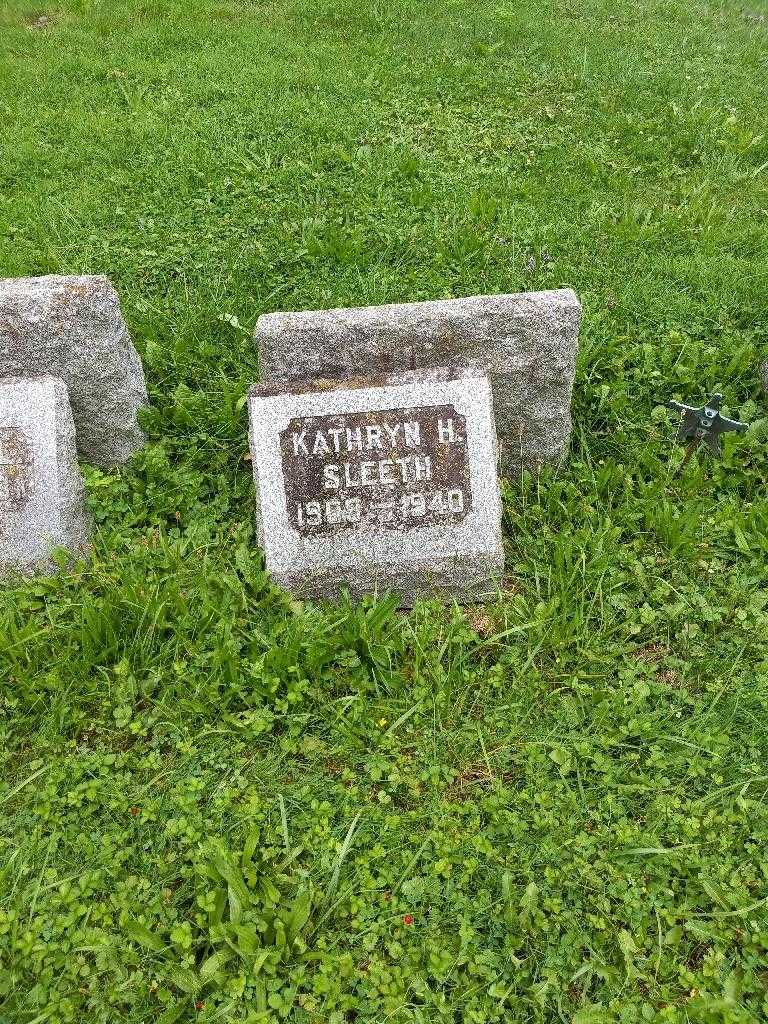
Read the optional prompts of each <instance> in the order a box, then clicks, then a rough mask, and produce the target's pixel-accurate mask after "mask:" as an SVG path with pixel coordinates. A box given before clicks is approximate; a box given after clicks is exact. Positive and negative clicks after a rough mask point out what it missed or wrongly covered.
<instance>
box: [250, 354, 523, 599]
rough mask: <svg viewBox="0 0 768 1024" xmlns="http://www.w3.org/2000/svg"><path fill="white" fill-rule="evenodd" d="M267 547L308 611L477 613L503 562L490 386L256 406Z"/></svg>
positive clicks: (274, 568) (392, 381)
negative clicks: (324, 604) (430, 601)
mask: <svg viewBox="0 0 768 1024" xmlns="http://www.w3.org/2000/svg"><path fill="white" fill-rule="evenodd" d="M248 408H249V420H250V443H251V457H252V461H253V473H254V479H255V482H256V493H257V521H258V530H259V542H260V544H262V546H263V547H264V551H265V554H266V564H267V568H268V570H269V571H270V572H271V573H272V574H273V576H274V577H275V579H276V580H277V582H278V583H279V584H280V585H281V586H283V587H285V588H286V589H287V590H289V591H291V592H293V593H294V594H296V595H297V596H300V597H314V598H332V597H336V596H338V594H339V593H340V591H341V590H343V589H345V588H346V589H348V590H349V591H350V593H351V594H352V595H353V596H355V597H360V596H361V595H363V594H366V593H372V592H374V593H375V592H378V593H382V592H384V591H387V590H389V591H393V592H395V593H397V594H399V595H400V597H401V603H402V604H403V605H406V606H408V605H411V604H413V602H414V601H415V600H416V599H417V598H419V597H440V598H441V599H444V600H452V599H453V598H456V599H457V600H459V601H471V600H482V599H483V598H486V597H491V596H493V595H494V594H495V593H496V592H497V591H498V589H499V584H500V581H501V578H502V575H503V567H504V553H503V547H502V537H501V499H500V494H499V482H498V477H497V456H498V452H497V443H496V431H495V427H494V419H493V400H492V397H491V386H490V382H489V380H488V377H487V376H486V375H485V374H483V373H479V372H477V371H475V370H466V369H459V370H455V369H451V370H447V369H433V370H418V371H412V372H405V373H400V374H397V375H395V376H385V377H380V378H378V379H377V378H364V379H351V380H343V381H339V380H333V381H305V382H304V384H303V385H300V384H298V383H295V382H294V383H282V384H261V385H258V386H256V387H255V388H253V389H252V390H251V392H250V393H249V396H248Z"/></svg>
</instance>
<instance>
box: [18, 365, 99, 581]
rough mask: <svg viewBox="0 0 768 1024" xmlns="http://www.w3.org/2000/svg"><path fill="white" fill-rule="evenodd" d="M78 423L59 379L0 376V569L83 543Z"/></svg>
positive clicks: (40, 565)
mask: <svg viewBox="0 0 768 1024" xmlns="http://www.w3.org/2000/svg"><path fill="white" fill-rule="evenodd" d="M89 532H90V531H89V524H88V519H87V516H86V514H85V512H84V511H83V482H82V479H81V477H80V469H79V467H78V464H77V456H76V453H75V427H74V423H73V422H72V413H71V410H70V407H69V399H68V397H67V388H66V385H65V384H64V383H63V381H60V380H57V379H55V378H53V377H39V378H37V379H28V380H27V379H24V380H23V379H20V378H14V377H10V378H7V379H5V380H0V573H3V572H8V571H9V570H20V571H22V572H27V571H31V570H34V569H41V570H46V569H48V568H52V566H53V563H51V562H50V556H51V553H52V551H53V549H54V548H57V547H61V548H66V549H67V550H68V551H71V552H72V553H74V554H82V553H83V552H85V551H86V550H87V548H88V538H89Z"/></svg>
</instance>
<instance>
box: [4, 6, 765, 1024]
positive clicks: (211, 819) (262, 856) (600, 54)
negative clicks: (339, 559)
mask: <svg viewBox="0 0 768 1024" xmlns="http://www.w3.org/2000/svg"><path fill="white" fill-rule="evenodd" d="M0 53H1V58H0V59H2V65H3V74H2V78H0V82H1V83H2V84H1V85H0V102H1V106H0V109H1V110H2V116H1V117H0V150H1V151H2V161H1V163H0V177H1V179H2V189H1V190H0V220H1V222H2V232H0V271H1V272H2V274H3V275H5V276H14V275H28V274H41V273H48V272H67V273H80V272H85V273H105V274H108V275H109V276H110V277H111V278H112V280H113V281H114V282H115V285H116V287H117V288H118V291H119V292H120V296H121V300H122V303H123V309H124V311H125V314H126V318H127V320H128V323H129V326H130V328H131V332H132V335H133V337H134V339H135V341H136V344H137V347H138V348H139V350H140V351H141V353H142V356H143V358H144V361H145V366H146V370H147V377H148V380H149V385H150V392H151V402H152V408H151V411H150V412H149V413H148V415H147V416H146V420H145V426H146V429H147V431H148V435H149V443H148V445H147V447H146V449H145V450H144V451H143V452H141V453H140V454H139V455H138V456H137V457H135V459H134V460H133V461H132V462H131V464H130V465H129V467H128V468H126V469H125V470H123V471H119V472H107V471H98V470H95V469H92V468H90V469H88V468H86V471H85V476H86V484H87V487H88V492H89V500H90V504H91V507H92V510H93V514H94V517H95V522H96V527H97V529H96V534H95V550H94V557H93V559H92V560H91V561H90V562H88V563H86V564H82V565H80V566H78V567H77V568H76V569H75V570H74V571H69V572H64V573H62V574H61V575H60V576H58V577H56V578H47V579H37V580H34V581H27V582H23V583H14V584H12V585H8V584H6V585H4V586H3V588H2V590H1V591H0V680H1V681H2V692H1V693H0V709H1V717H0V729H1V730H2V743H0V764H1V769H0V776H1V777H2V782H1V783H0V807H1V808H2V811H1V813H0V1020H2V1022H3V1024H43V1022H45V1024H58V1022H67V1021H78V1022H89V1024H90V1022H93V1024H96V1022H104V1024H106V1022H110V1024H112V1022H115V1021H125V1022H130V1024H138V1022H140V1021H141V1022H145V1021H146V1022H148V1021H153V1022H163V1024H171V1022H174V1021H180V1022H187V1021H192V1020H198V1021H248V1022H257V1021H274V1022H276V1021H279V1020H288V1021H296V1022H307V1024H309V1022H315V1024H319V1022H324V1024H340V1022H347V1021H353V1020H357V1021H365V1022H374V1021H375V1022H384V1021H392V1022H396V1021H414V1022H437V1021H451V1022H462V1024H464V1022H466V1024H470V1022H472V1024H482V1022H486V1021H521V1022H522V1021H542V1022H545V1021H546V1022H549V1021H565V1022H574V1024H607V1022H613V1021H617V1022H640V1021H664V1022H684V1021H691V1022H723V1024H724V1022H730V1024H734V1022H738V1024H741V1022H747V1021H750V1022H751V1021H761V1020H765V1019H766V1017H768V972H767V971H766V954H767V953H768V915H767V912H768V867H767V864H768V860H767V859H766V853H765V851H766V841H767V840H768V810H767V809H766V799H768V769H766V764H768V758H767V756H766V755H767V754H768V736H767V732H768V730H767V726H766V723H767V722H768V716H767V715H766V703H767V702H768V685H767V679H768V660H767V658H766V627H767V626H768V585H767V584H768V580H767V577H768V507H767V506H766V498H765V481H766V476H767V474H768V449H767V448H766V436H765V432H764V430H763V427H764V425H765V417H766V396H765V395H764V394H762V393H761V391H760V386H759V374H758V364H759V361H760V357H761V352H762V353H764V352H765V338H766V328H767V326H768V323H767V320H768V318H767V316H766V304H765V296H766V293H767V289H766V285H768V280H767V278H768V272H767V270H766V268H767V267H768V259H767V258H766V255H767V254H766V234H765V228H766V223H765V222H766V205H767V204H768V199H767V198H766V190H765V182H766V173H768V138H766V135H765V95H764V83H765V72H766V56H767V55H768V9H767V8H766V7H765V4H764V2H763V0H750V2H749V3H747V4H744V5H741V4H737V3H721V2H715V3H704V2H701V0H685V2H676V0H671V2H665V3H663V4H662V3H659V2H655V0H633V2H631V3H630V2H628V0H616V2H614V3H612V4H602V3H599V2H597V0H574V2H571V3H568V4H564V3H562V4H561V3H553V4H545V3H541V2H533V0H520V2H518V3H514V4H512V3H505V2H500V0H492V2H491V0H489V2H486V0H478V2H475V3H471V4H469V3H468V4H440V5H435V6H433V5H427V4H421V3H418V2H416V0H395V2H392V3H379V2H372V0H358V2H352V0H312V2H310V0H274V2H267V3H263V4H262V3H248V2H236V0H201V2H199V3H192V2H188V0H164V2H163V3H159V4H137V3H133V2H128V0H115V2H114V3H110V4H106V3H101V2H99V0H61V2H59V3H52V4H45V3H38V4H36V5H33V4H31V3H28V2H26V0H24V2H21V0H6V2H5V3H4V4H3V9H2V12H1V13H0ZM560 285H568V286H571V287H573V288H574V289H575V290H576V292H577V293H578V294H579V296H580V297H581V299H582V301H583V303H584V310H585V315H584V325H583V328H582V341H581V354H580V360H579V368H578V375H577V383H576V392H575V400H574V419H575V430H574V437H573V442H572V447H571V452H570V454H569V457H568V459H567V461H566V462H565V463H564V465H563V466H562V467H561V468H560V469H558V470H553V469H550V470H547V471H545V472H544V473H543V474H542V476H541V477H540V478H539V479H538V480H536V479H533V478H525V479H524V480H522V481H519V480H515V481H512V482H510V484H509V486H508V487H507V488H506V490H505V498H504V505H505V536H506V545H507V566H508V578H507V581H506V585H505V588H504V591H503V593H502V594H501V596H500V598H499V600H498V601H496V602H494V603H492V604H490V605H488V606H477V607H469V608H465V609H460V608H458V607H453V608H450V607H449V608H443V607H441V606H438V605H436V604H434V605H433V604H430V603H425V604H421V605H419V606H418V607H417V608H415V609H414V610H413V611H412V612H408V613H401V612H396V611H395V609H394V607H393V602H391V601H387V600H380V601H378V602H373V601H368V602H365V603H363V604H362V605H360V606H357V607H356V606H353V605H351V604H350V603H347V602H344V601H341V602H338V603H336V604H328V605H324V606H315V605H312V604H309V603H301V602H298V601H295V600H292V599H290V598H289V597H287V596H285V595H284V594H283V593H282V592H280V591H279V590H278V589H277V588H276V587H275V586H274V585H273V584H272V583H271V582H270V580H269V579H268V578H267V576H266V575H265V573H264V571H263V568H262V562H261V557H260V554H259V551H258V549H257V547H256V545H255V540H254V525H253V511H254V508H253V506H254V498H253V483H252V478H251V471H250V465H249V463H248V462H247V460H246V452H247V441H246V420H245V410H244V396H245V394H246V391H247V388H248V386H249V385H250V384H251V383H252V382H253V380H254V379H255V378H256V376H257V366H256V360H255V350H254V347H253V343H252V339H251V334H252V329H253V326H254V323H255V321H256V318H257V316H258V315H259V314H260V313H262V312H266V311H270V310H274V309H302V308H320V307H330V306H340V305H364V304H369V303H379V302H385V301H403V300H415V299H429V298H439V297H448V296H452V295H468V294H477V293H483V292H510V291H516V290H524V289H532V288H548V287H557V286H560ZM714 390H722V391H723V392H724V394H725V407H724V408H725V411H727V412H728V413H730V414H731V415H735V416H738V417H739V418H741V419H746V420H749V421H750V422H751V423H752V424H753V426H752V427H751V429H750V431H749V432H748V433H747V434H746V435H745V436H743V437H736V436H729V437H728V438H726V441H725V452H724V457H723V459H722V461H720V462H714V461H712V460H710V459H709V458H705V457H704V456H702V458H701V459H700V460H699V459H698V458H694V459H692V460H691V462H689V463H688V465H687V467H686V469H685V470H684V472H683V473H681V474H680V475H679V476H676V475H675V473H676V469H677V466H678V465H679V463H680V460H681V455H682V453H681V450H680V449H675V448H674V447H673V444H672V437H673V434H674V417H672V416H671V414H670V413H668V412H667V411H665V410H663V409H662V408H661V407H660V403H661V401H663V400H665V399H666V398H668V397H675V398H678V399H681V400H683V401H687V402H692V403H693V402H698V401H699V400H700V401H704V399H706V398H707V397H708V395H709V394H710V393H711V392H712V391H714Z"/></svg>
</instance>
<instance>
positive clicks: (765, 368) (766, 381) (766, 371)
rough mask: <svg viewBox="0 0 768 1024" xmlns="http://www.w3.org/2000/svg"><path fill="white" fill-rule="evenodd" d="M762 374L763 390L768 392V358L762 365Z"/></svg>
mask: <svg viewBox="0 0 768 1024" xmlns="http://www.w3.org/2000/svg"><path fill="white" fill-rule="evenodd" d="M760 374H761V377H762V381H763V391H765V393H766V394H768V360H766V362H764V363H763V365H762V366H761V367H760Z"/></svg>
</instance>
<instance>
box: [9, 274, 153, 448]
mask: <svg viewBox="0 0 768 1024" xmlns="http://www.w3.org/2000/svg"><path fill="white" fill-rule="evenodd" d="M37 374H51V375H52V376H54V377H60V378H61V379H62V380H64V382H65V383H66V385H67V388H68V389H69V397H70V402H71V404H72V414H73V416H74V419H75V424H76V426H77V446H78V450H79V452H80V455H81V456H82V458H83V459H85V460H87V461H88V462H93V463H95V464H96V465H97V466H112V465H120V464H122V463H124V462H127V461H128V459H129V458H130V457H131V455H133V454H134V452H136V451H138V449H139V448H141V446H142V445H143V443H144V435H143V433H142V431H141V429H140V428H139V424H138V421H137V418H136V414H137V412H138V410H139V409H140V408H141V407H142V406H143V405H146V403H147V385H146V381H145V379H144V371H143V369H142V366H141V360H140V359H139V356H138V353H137V352H136V349H135V348H134V347H133V344H132V343H131V339H130V337H129V335H128V329H127V327H126V325H125V321H124V320H123V316H122V313H121V311H120V300H119V299H118V297H117V293H116V292H115V289H114V288H113V287H112V285H111V284H110V282H109V281H108V280H107V278H106V277H58V276H49V277H26V278H6V279H4V280H0V378H2V377H14V376H16V377H26V376H35V375H37Z"/></svg>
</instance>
